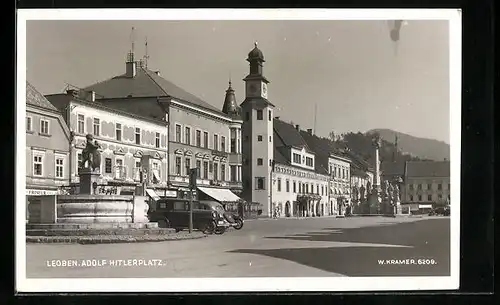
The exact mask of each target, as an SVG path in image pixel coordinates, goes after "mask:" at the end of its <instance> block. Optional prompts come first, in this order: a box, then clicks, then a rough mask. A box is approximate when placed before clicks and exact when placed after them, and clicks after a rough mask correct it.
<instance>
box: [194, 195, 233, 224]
mask: <svg viewBox="0 0 500 305" xmlns="http://www.w3.org/2000/svg"><path fill="white" fill-rule="evenodd" d="M198 204H199V206H198V208H200V209H207V210H211V211H215V212H217V213H219V214H220V215H222V217H224V219H225V220H226V221H227V223H228V225H229V226H231V227H233V228H235V229H236V230H240V229H241V228H242V227H243V219H242V218H241V217H240V216H238V215H235V214H233V213H232V212H228V211H226V210H225V209H224V206H223V205H222V204H221V203H219V202H217V201H211V200H200V201H199V202H198ZM220 230H222V228H220Z"/></svg>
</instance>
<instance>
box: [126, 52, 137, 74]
mask: <svg viewBox="0 0 500 305" xmlns="http://www.w3.org/2000/svg"><path fill="white" fill-rule="evenodd" d="M125 66H126V70H125V76H126V77H129V78H134V77H135V75H136V74H137V62H136V61H135V59H134V53H132V52H130V53H128V55H127V62H126V64H125Z"/></svg>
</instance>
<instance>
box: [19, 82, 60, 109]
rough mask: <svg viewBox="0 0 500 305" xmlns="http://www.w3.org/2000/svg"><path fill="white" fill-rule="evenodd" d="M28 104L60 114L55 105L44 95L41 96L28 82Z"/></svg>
mask: <svg viewBox="0 0 500 305" xmlns="http://www.w3.org/2000/svg"><path fill="white" fill-rule="evenodd" d="M26 104H28V105H33V106H37V107H40V108H45V109H48V110H52V111H57V112H59V111H58V109H57V108H56V107H54V105H52V104H51V103H50V102H49V101H48V100H47V98H45V96H43V94H41V93H40V92H39V91H38V90H36V89H35V87H33V85H31V84H30V83H28V82H26Z"/></svg>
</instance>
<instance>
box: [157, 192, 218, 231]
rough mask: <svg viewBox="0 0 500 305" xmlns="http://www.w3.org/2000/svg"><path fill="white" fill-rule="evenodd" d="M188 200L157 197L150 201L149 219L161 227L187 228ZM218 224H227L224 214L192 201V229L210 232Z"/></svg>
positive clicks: (179, 229)
mask: <svg viewBox="0 0 500 305" xmlns="http://www.w3.org/2000/svg"><path fill="white" fill-rule="evenodd" d="M189 204H190V202H189V200H186V199H170V198H169V199H159V200H156V201H152V202H151V203H150V209H149V211H148V217H149V221H151V222H158V226H159V227H161V228H175V229H176V231H177V232H178V231H181V230H183V229H188V228H189ZM220 226H227V222H226V221H225V219H224V215H221V214H220V213H217V212H215V211H213V210H206V209H200V208H199V204H198V203H197V201H193V229H195V230H200V231H203V232H204V233H207V234H211V233H213V232H215V231H216V229H217V228H218V227H220Z"/></svg>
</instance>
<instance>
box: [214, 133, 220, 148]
mask: <svg viewBox="0 0 500 305" xmlns="http://www.w3.org/2000/svg"><path fill="white" fill-rule="evenodd" d="M214 150H219V136H218V135H216V134H214Z"/></svg>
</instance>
